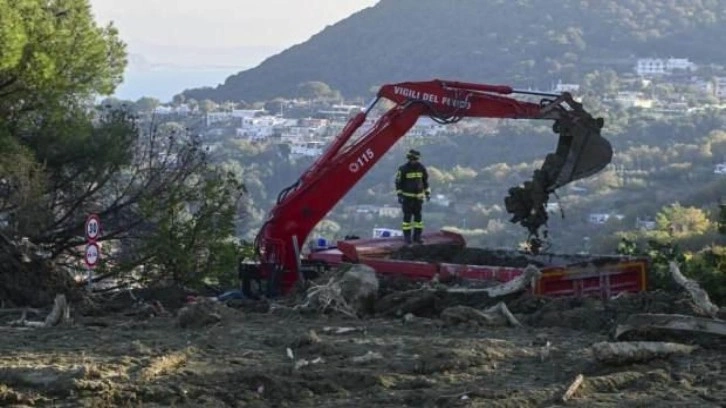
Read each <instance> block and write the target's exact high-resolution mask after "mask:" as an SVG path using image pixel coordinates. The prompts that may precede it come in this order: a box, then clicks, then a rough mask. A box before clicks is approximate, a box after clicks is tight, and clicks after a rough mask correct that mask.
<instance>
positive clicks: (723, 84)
mask: <svg viewBox="0 0 726 408" xmlns="http://www.w3.org/2000/svg"><path fill="white" fill-rule="evenodd" d="M713 93H714V95H716V97H717V98H719V99H726V77H717V78H716V79H715V81H714V90H713Z"/></svg>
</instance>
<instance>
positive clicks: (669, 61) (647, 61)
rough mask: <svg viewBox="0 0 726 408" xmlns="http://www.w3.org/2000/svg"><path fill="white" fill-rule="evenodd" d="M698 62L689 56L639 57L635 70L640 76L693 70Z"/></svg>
mask: <svg viewBox="0 0 726 408" xmlns="http://www.w3.org/2000/svg"><path fill="white" fill-rule="evenodd" d="M696 68H697V67H696V64H694V63H692V62H691V61H689V60H688V58H666V59H663V58H639V59H638V61H637V63H636V65H635V72H636V73H637V74H638V75H639V76H658V75H666V74H670V73H673V71H675V70H683V71H693V70H695V69H696Z"/></svg>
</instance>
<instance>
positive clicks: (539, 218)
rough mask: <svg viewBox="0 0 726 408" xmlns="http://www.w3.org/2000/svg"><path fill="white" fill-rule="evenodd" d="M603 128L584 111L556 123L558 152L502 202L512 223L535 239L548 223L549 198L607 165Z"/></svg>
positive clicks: (608, 155) (609, 149) (608, 147)
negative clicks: (540, 229) (547, 208)
mask: <svg viewBox="0 0 726 408" xmlns="http://www.w3.org/2000/svg"><path fill="white" fill-rule="evenodd" d="M603 125H604V121H603V119H602V118H597V119H595V118H593V117H592V116H590V115H589V114H587V113H586V112H584V111H578V112H573V113H572V114H571V115H563V116H562V117H560V118H559V119H557V120H556V121H555V123H554V125H553V130H554V132H555V133H557V134H559V135H560V137H559V140H558V142H557V149H556V150H555V152H554V153H550V154H548V155H547V157H546V158H545V161H544V163H543V164H542V167H541V168H540V169H538V170H535V172H534V176H533V177H532V180H530V181H527V182H525V183H524V184H523V185H521V186H516V187H512V188H510V189H509V196H508V197H506V198H505V206H506V208H507V211H508V212H509V213H511V214H512V218H511V220H510V221H511V222H513V223H520V224H521V225H522V226H524V227H525V228H527V229H528V230H529V232H530V234H531V235H532V236H534V237H537V238H538V237H539V228H540V227H542V226H543V225H545V224H546V223H547V219H548V216H547V210H546V204H547V201H548V200H549V195H550V194H551V193H553V192H554V191H555V190H556V189H558V188H560V187H562V186H564V185H566V184H568V183H570V182H572V181H575V180H579V179H582V178H585V177H589V176H592V175H594V174H596V173H597V172H599V171H601V170H602V169H604V168H605V166H607V165H608V164H609V163H610V161H611V160H612V157H613V149H612V146H611V145H610V142H608V141H607V140H606V139H605V138H603V137H602V135H601V134H600V131H601V129H602V128H603Z"/></svg>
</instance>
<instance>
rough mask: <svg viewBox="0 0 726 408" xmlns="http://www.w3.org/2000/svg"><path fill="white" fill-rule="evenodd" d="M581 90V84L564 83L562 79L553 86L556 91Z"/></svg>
mask: <svg viewBox="0 0 726 408" xmlns="http://www.w3.org/2000/svg"><path fill="white" fill-rule="evenodd" d="M579 90H580V85H579V84H563V83H562V81H561V80H560V81H557V85H555V86H554V87H553V88H552V91H553V92H555V93H562V92H578V91H579Z"/></svg>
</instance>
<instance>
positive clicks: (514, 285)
mask: <svg viewBox="0 0 726 408" xmlns="http://www.w3.org/2000/svg"><path fill="white" fill-rule="evenodd" d="M540 276H541V272H540V270H539V269H538V268H537V267H535V266H534V265H527V267H526V268H525V269H524V273H522V274H521V275H519V276H517V277H516V278H514V279H512V280H510V281H508V282H505V283H502V284H500V285H497V286H492V287H490V288H478V289H471V288H451V289H447V290H446V291H447V292H449V293H486V294H487V295H489V297H492V298H494V297H502V296H506V295H509V294H512V293H517V292H521V291H523V290H526V289H527V287H528V286H530V285H532V284H533V283H534V282H535V281H536V279H538V278H539V277H540Z"/></svg>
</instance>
